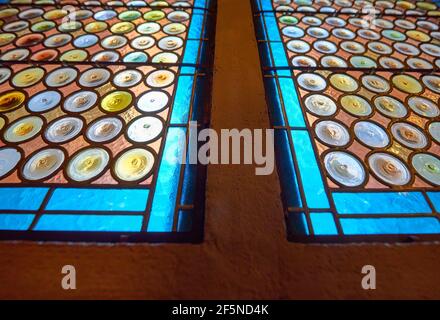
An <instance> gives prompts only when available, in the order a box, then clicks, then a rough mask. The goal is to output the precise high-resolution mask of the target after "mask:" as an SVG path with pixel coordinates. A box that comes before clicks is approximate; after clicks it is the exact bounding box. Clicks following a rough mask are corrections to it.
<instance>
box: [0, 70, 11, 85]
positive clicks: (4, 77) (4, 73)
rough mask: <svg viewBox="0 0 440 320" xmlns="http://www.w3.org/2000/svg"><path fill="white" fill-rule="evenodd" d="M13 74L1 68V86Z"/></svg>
mask: <svg viewBox="0 0 440 320" xmlns="http://www.w3.org/2000/svg"><path fill="white" fill-rule="evenodd" d="M11 74H12V72H11V69H8V68H0V84H1V83H3V82H5V81H6V80H8V79H9V77H10V76H11Z"/></svg>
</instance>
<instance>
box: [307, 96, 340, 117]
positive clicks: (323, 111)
mask: <svg viewBox="0 0 440 320" xmlns="http://www.w3.org/2000/svg"><path fill="white" fill-rule="evenodd" d="M304 103H305V106H306V108H307V110H308V111H310V112H311V113H313V114H315V115H318V116H323V117H325V116H331V115H333V114H335V113H336V109H337V107H336V104H335V102H334V101H333V100H332V99H330V98H329V97H327V96H324V95H321V94H312V95H309V96H308V97H307V98H306V99H305V101H304Z"/></svg>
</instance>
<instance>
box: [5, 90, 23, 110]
mask: <svg viewBox="0 0 440 320" xmlns="http://www.w3.org/2000/svg"><path fill="white" fill-rule="evenodd" d="M25 99H26V96H25V95H24V93H23V92H20V91H15V90H14V91H8V92H5V93H1V94H0V112H2V113H3V112H5V113H6V112H10V111H12V110H15V109H17V108H19V107H21V106H22V104H23V103H24V101H25Z"/></svg>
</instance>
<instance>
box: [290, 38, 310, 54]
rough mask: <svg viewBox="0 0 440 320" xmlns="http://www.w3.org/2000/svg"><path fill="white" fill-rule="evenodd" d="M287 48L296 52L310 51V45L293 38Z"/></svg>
mask: <svg viewBox="0 0 440 320" xmlns="http://www.w3.org/2000/svg"><path fill="white" fill-rule="evenodd" d="M287 49H289V50H290V51H292V52H296V53H306V52H308V51H310V45H309V44H308V43H307V42H305V41H302V40H291V41H289V42H288V43H287Z"/></svg>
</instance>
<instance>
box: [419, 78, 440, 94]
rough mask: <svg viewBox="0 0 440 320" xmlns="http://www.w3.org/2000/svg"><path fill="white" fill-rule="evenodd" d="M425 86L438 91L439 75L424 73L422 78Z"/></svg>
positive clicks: (439, 84)
mask: <svg viewBox="0 0 440 320" xmlns="http://www.w3.org/2000/svg"><path fill="white" fill-rule="evenodd" d="M422 81H423V83H424V84H425V86H427V87H428V88H429V90H431V91H434V92H437V93H440V77H438V76H434V75H425V76H423V78H422Z"/></svg>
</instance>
